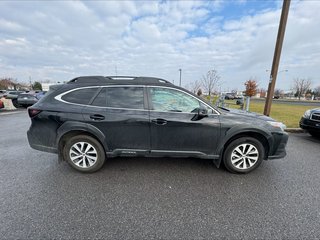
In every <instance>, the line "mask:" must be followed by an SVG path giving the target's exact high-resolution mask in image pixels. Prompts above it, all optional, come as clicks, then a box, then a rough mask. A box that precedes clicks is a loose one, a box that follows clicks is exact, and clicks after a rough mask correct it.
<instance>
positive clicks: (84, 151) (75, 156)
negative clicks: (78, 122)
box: [69, 142, 98, 168]
mask: <svg viewBox="0 0 320 240" xmlns="http://www.w3.org/2000/svg"><path fill="white" fill-rule="evenodd" d="M69 156H70V159H71V161H72V163H73V164H75V165H76V166H78V167H80V168H90V167H92V166H93V165H94V164H95V163H96V162H97V158H98V153H97V150H96V149H95V148H94V147H93V146H92V145H91V144H90V143H88V142H77V143H75V144H73V145H72V146H71V148H70V150H69Z"/></svg>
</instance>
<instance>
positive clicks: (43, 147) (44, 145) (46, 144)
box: [27, 128, 58, 153]
mask: <svg viewBox="0 0 320 240" xmlns="http://www.w3.org/2000/svg"><path fill="white" fill-rule="evenodd" d="M40 136H41V135H39V132H37V131H33V129H31V128H30V129H29V130H28V131H27V137H28V142H29V145H30V147H31V148H33V149H36V150H39V151H42V152H50V153H58V149H57V148H56V147H55V146H54V144H53V141H50V138H49V137H48V136H42V137H40Z"/></svg>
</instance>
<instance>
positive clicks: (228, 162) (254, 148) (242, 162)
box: [223, 137, 265, 173]
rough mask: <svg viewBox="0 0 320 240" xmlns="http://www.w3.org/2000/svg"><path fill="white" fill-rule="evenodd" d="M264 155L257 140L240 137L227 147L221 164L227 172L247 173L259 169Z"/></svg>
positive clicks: (262, 148) (261, 146)
mask: <svg viewBox="0 0 320 240" xmlns="http://www.w3.org/2000/svg"><path fill="white" fill-rule="evenodd" d="M248 152H250V154H248ZM264 155H265V149H264V147H263V145H262V143H261V142H260V141H259V140H257V139H256V138H252V137H241V138H238V139H236V140H234V141H232V142H231V143H230V144H229V145H228V146H227V148H226V150H225V152H224V156H223V162H224V165H225V167H226V169H227V170H228V171H229V172H232V173H249V172H251V171H253V170H254V169H256V168H257V167H259V165H260V164H261V162H262V161H263V159H264Z"/></svg>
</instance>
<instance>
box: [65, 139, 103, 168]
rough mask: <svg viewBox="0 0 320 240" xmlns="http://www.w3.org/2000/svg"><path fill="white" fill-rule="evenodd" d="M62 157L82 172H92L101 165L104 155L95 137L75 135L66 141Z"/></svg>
mask: <svg viewBox="0 0 320 240" xmlns="http://www.w3.org/2000/svg"><path fill="white" fill-rule="evenodd" d="M63 158H64V160H66V161H67V162H68V163H69V165H70V166H71V167H73V168H74V169H76V170H78V171H80V172H83V173H92V172H96V171H98V170H99V169H100V168H101V167H102V166H103V164H104V162H105V158H106V156H105V152H104V148H103V147H102V146H101V144H100V143H99V142H98V141H97V140H96V139H95V138H93V137H90V136H88V135H77V136H73V137H71V138H70V139H68V140H67V141H66V144H65V146H64V148H63Z"/></svg>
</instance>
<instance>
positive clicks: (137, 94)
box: [92, 87, 144, 109]
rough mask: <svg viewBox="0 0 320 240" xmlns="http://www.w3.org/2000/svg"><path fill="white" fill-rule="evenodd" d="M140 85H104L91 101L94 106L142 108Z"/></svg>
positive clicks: (142, 100)
mask: <svg viewBox="0 0 320 240" xmlns="http://www.w3.org/2000/svg"><path fill="white" fill-rule="evenodd" d="M143 103H144V98H143V88H142V87H106V88H103V89H102V90H101V92H100V93H99V94H98V96H97V97H96V98H95V99H94V101H93V102H92V105H94V106H100V107H111V108H131V109H144V104H143Z"/></svg>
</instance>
